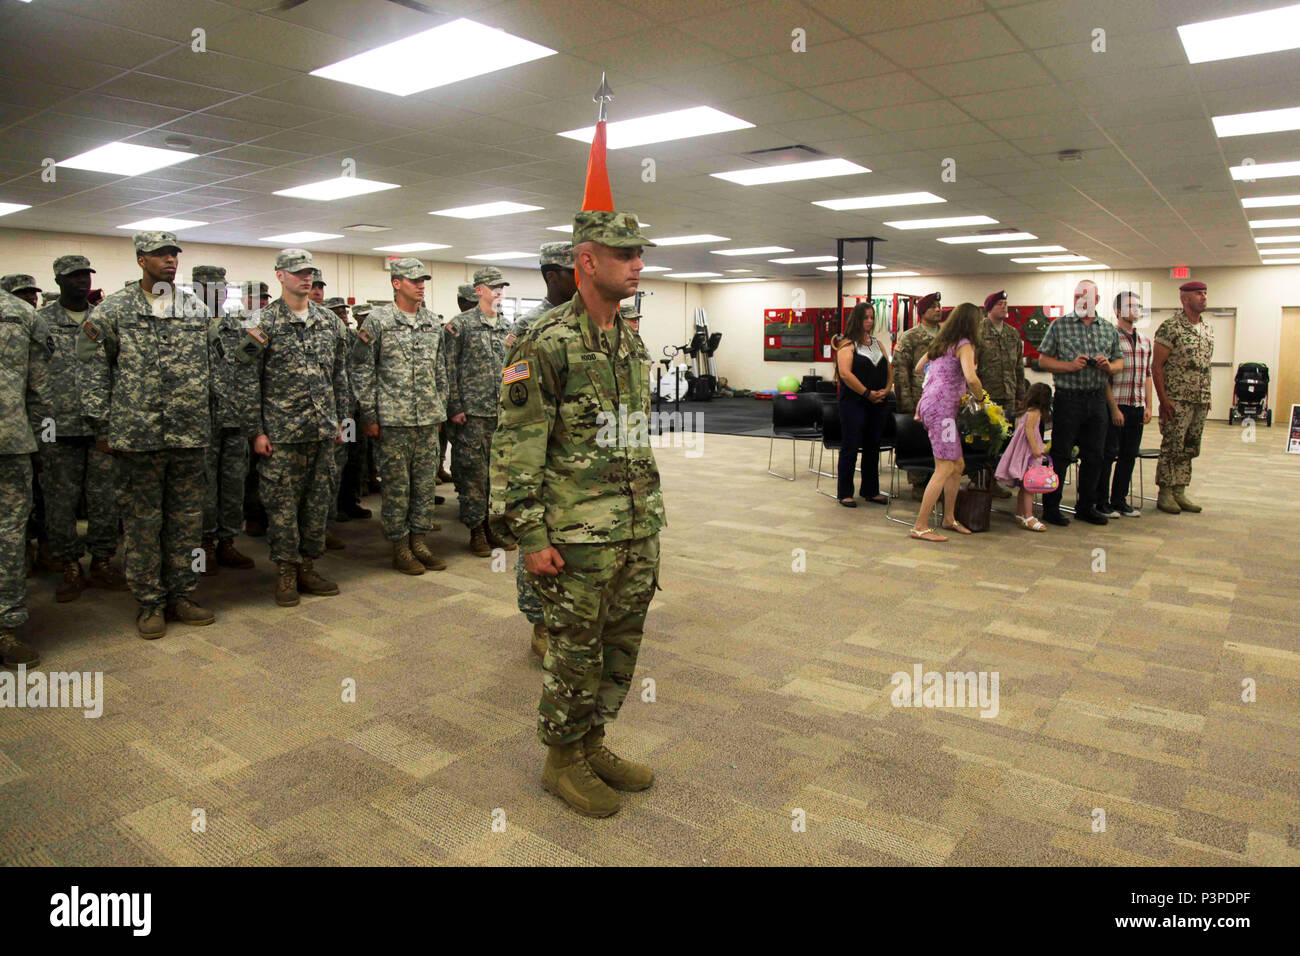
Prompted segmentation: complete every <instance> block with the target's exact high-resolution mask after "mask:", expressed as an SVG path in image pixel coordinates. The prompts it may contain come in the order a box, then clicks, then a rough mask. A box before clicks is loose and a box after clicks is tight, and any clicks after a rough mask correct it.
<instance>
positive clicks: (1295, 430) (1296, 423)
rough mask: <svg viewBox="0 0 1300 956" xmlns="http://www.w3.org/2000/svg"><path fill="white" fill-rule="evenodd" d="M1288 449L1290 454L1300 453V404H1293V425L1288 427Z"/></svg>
mask: <svg viewBox="0 0 1300 956" xmlns="http://www.w3.org/2000/svg"><path fill="white" fill-rule="evenodd" d="M1286 451H1287V454H1288V455H1300V405H1292V406H1291V427H1290V428H1288V429H1287V435H1286Z"/></svg>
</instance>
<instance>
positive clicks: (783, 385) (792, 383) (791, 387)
mask: <svg viewBox="0 0 1300 956" xmlns="http://www.w3.org/2000/svg"><path fill="white" fill-rule="evenodd" d="M776 390H777V391H778V392H797V391H799V380H798V379H797V378H795V377H794V376H793V375H784V376H782V377H781V380H780V381H779V382H777V383H776Z"/></svg>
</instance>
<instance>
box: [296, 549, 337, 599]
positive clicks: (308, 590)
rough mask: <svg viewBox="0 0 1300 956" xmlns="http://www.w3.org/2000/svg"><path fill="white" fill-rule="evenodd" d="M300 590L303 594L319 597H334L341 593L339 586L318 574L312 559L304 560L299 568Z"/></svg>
mask: <svg viewBox="0 0 1300 956" xmlns="http://www.w3.org/2000/svg"><path fill="white" fill-rule="evenodd" d="M298 590H299V591H301V592H302V593H303V594H314V595H316V596H317V597H333V596H334V595H335V594H338V593H339V586H338V585H337V584H335V583H334V582H333V581H330V580H329V579H327V578H323V577H321V576H320V574H318V573H317V571H316V568H315V566H314V565H313V564H312V559H311V558H303V559H302V564H300V565H299V566H298Z"/></svg>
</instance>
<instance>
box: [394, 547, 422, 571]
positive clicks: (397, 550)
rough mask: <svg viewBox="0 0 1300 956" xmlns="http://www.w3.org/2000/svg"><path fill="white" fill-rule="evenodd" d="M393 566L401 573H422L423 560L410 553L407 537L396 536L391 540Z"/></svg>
mask: <svg viewBox="0 0 1300 956" xmlns="http://www.w3.org/2000/svg"><path fill="white" fill-rule="evenodd" d="M393 567H395V568H397V570H399V571H401V572H402V573H403V574H423V573H424V571H425V568H424V562H422V561H420V560H418V559H417V558H416V557H415V555H414V554H412V553H411V544H410V542H409V541H408V540H407V538H398V539H397V540H396V541H394V542H393Z"/></svg>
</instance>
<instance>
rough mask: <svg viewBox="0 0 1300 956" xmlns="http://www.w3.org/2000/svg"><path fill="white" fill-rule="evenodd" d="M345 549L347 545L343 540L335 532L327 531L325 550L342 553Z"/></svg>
mask: <svg viewBox="0 0 1300 956" xmlns="http://www.w3.org/2000/svg"><path fill="white" fill-rule="evenodd" d="M345 547H347V545H345V544H344V543H343V539H342V538H340V537H339V536H338V535H336V534H335V533H334V532H333V531H330V530H329V529H328V528H326V529H325V550H327V551H342V550H343V549H344V548H345Z"/></svg>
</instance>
